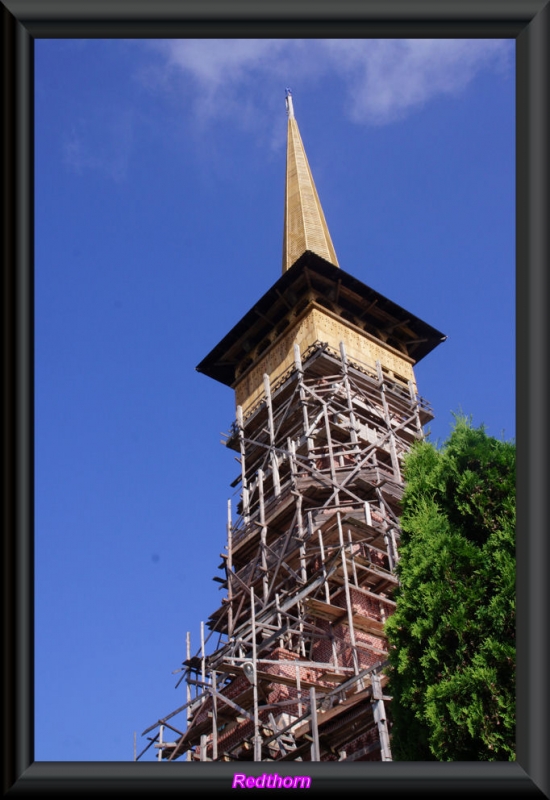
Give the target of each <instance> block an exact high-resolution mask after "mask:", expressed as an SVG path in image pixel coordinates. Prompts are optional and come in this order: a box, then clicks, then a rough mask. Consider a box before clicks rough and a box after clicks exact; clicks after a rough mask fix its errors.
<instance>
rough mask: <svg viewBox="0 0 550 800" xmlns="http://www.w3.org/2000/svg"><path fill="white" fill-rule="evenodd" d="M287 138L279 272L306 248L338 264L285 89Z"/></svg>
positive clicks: (288, 266) (289, 98) (290, 99)
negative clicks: (281, 266) (281, 252)
mask: <svg viewBox="0 0 550 800" xmlns="http://www.w3.org/2000/svg"><path fill="white" fill-rule="evenodd" d="M286 108H287V114H288V141H287V155H286V189H285V219H284V234H283V272H286V271H287V269H290V267H291V266H292V265H293V264H294V263H295V261H297V259H298V258H299V257H300V256H301V255H302V254H303V253H304V252H305V251H306V250H310V251H311V252H313V253H316V254H317V255H319V256H321V258H324V259H325V260H326V261H329V262H330V263H331V264H334V265H335V266H337V267H338V266H339V264H338V259H337V258H336V253H335V251H334V246H333V244H332V239H331V238H330V233H329V231H328V227H327V223H326V220H325V215H324V214H323V209H322V207H321V203H320V201H319V195H318V194H317V190H316V188H315V183H314V182H313V176H312V174H311V170H310V168H309V164H308V160H307V156H306V153H305V150H304V145H303V143H302V139H301V136H300V131H299V129H298V123H297V122H296V119H295V118H294V109H293V105H292V94H291V92H290V89H287V90H286Z"/></svg>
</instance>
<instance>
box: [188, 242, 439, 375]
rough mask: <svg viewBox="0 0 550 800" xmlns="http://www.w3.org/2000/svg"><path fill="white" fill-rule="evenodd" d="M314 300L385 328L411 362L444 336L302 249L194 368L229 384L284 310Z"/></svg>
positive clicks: (298, 309) (362, 323)
mask: <svg viewBox="0 0 550 800" xmlns="http://www.w3.org/2000/svg"><path fill="white" fill-rule="evenodd" d="M315 301H318V302H320V303H321V304H322V305H325V306H326V305H327V304H332V306H333V308H334V311H335V313H337V314H339V315H340V316H341V317H342V318H343V319H344V320H347V321H348V322H353V320H356V322H357V324H358V326H359V327H362V328H363V329H364V330H365V331H369V330H378V331H386V332H389V334H388V335H390V336H391V337H394V340H395V341H396V342H399V344H400V345H401V346H403V345H405V346H406V348H407V352H408V354H409V356H410V357H411V359H412V360H413V362H414V363H418V362H419V361H420V360H421V359H422V358H424V357H425V356H426V355H428V353H430V352H431V351H432V350H433V349H434V348H435V347H437V345H438V344H440V343H441V342H442V341H444V340H445V338H446V337H445V336H444V334H442V333H441V332H440V331H438V330H437V329H436V328H434V327H432V326H431V325H429V324H428V323H427V322H424V321H423V320H421V319H420V318H419V317H417V316H416V315H414V314H411V313H410V312H408V311H406V310H405V309H404V308H402V307H401V306H399V305H397V304H396V303H394V302H392V301H391V300H388V298H386V297H384V295H382V294H380V293H379V292H377V291H376V290H375V289H372V288H370V287H369V286H367V285H366V284H364V283H362V282H361V281H359V280H358V279H357V278H354V277H353V276H352V275H350V274H349V273H347V272H344V270H342V269H341V268H340V267H336V266H335V265H334V264H331V263H330V262H329V261H327V260H325V259H323V258H321V257H320V256H319V255H318V254H317V253H313V252H311V251H306V252H305V253H303V254H302V256H300V258H299V259H298V260H297V261H296V262H295V263H294V264H293V265H292V266H291V267H290V268H289V269H288V270H286V272H283V274H282V275H281V277H280V278H279V279H278V280H277V281H276V283H274V284H273V285H272V286H271V288H270V289H268V291H267V292H266V293H265V294H264V295H263V296H262V297H261V298H260V299H259V300H258V301H257V302H256V303H255V304H254V306H253V307H252V308H251V309H250V310H249V311H248V312H247V313H246V314H245V315H244V316H243V317H242V319H241V320H240V321H239V322H237V324H236V325H235V326H234V327H233V328H232V329H231V330H230V331H229V333H228V334H226V336H224V338H223V339H222V340H221V341H220V342H219V343H218V344H217V345H216V346H215V347H214V348H213V349H212V350H211V351H210V352H209V353H208V355H207V356H206V357H205V358H203V360H202V361H201V362H200V363H199V364H198V365H197V367H196V369H197V371H198V372H201V373H202V374H204V375H208V376H209V377H211V378H214V380H217V381H219V382H220V383H223V384H225V385H226V386H233V385H234V383H235V380H236V373H235V370H236V368H237V367H238V366H239V365H240V364H241V363H242V362H243V360H244V359H246V358H247V356H248V354H249V353H250V352H251V351H252V350H254V348H255V347H257V346H258V344H260V342H262V340H264V339H266V337H269V338H270V339H271V341H273V337H274V332H275V336H276V331H277V326H278V325H279V324H280V323H282V321H283V320H284V319H285V318H287V317H288V315H289V313H293V314H297V313H301V312H302V311H303V310H304V309H305V308H306V307H307V305H308V304H309V303H312V302H315ZM389 343H390V344H391V339H390V342H389Z"/></svg>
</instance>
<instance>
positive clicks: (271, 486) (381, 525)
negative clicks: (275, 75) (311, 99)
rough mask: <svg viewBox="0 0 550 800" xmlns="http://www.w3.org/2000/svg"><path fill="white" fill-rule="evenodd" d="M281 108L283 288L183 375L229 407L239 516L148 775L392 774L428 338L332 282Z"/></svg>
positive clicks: (372, 295)
mask: <svg viewBox="0 0 550 800" xmlns="http://www.w3.org/2000/svg"><path fill="white" fill-rule="evenodd" d="M286 104H287V114H288V144H287V162H286V190H285V209H284V234H283V268H282V275H281V276H280V277H279V278H278V280H276V282H275V283H274V284H273V286H272V287H271V288H270V289H269V290H268V291H267V292H266V293H265V294H264V296H263V297H261V298H259V300H258V301H257V302H256V303H255V305H254V306H253V308H251V309H250V311H248V313H246V314H245V315H244V317H243V318H242V319H241V320H240V322H238V323H237V324H236V325H235V326H234V328H233V329H232V330H231V331H229V333H228V334H227V335H226V336H225V337H224V338H223V339H222V341H221V342H220V343H219V344H218V345H217V346H216V347H214V349H213V350H212V351H211V352H210V353H209V354H208V355H207V356H206V357H205V358H204V359H203V360H202V361H201V363H200V364H199V365H198V367H197V370H198V371H199V372H201V373H203V374H205V375H208V376H210V377H211V378H213V379H215V380H217V381H220V382H221V383H223V384H226V385H227V386H228V387H230V388H231V389H233V390H234V392H235V400H236V419H235V422H234V423H233V425H232V427H231V430H230V431H229V433H228V434H227V438H226V441H225V445H226V446H227V447H229V448H230V449H232V450H234V451H235V452H236V453H237V454H238V458H239V460H240V466H241V474H240V478H239V481H238V482H240V489H241V493H240V498H241V499H240V502H239V505H238V507H237V508H236V509H231V508H230V509H229V511H228V523H227V545H226V547H225V552H224V553H223V554H222V556H221V558H222V562H221V564H220V566H219V569H220V570H221V573H222V574H221V576H218V577H216V578H215V579H214V580H217V581H219V582H221V583H222V584H223V587H224V589H225V590H226V596H225V597H224V598H223V600H222V602H221V605H220V607H219V608H218V609H217V610H216V611H214V612H213V613H212V614H211V616H210V617H209V619H208V621H207V623H206V624H207V627H208V628H209V629H210V631H211V632H213V633H215V638H216V640H218V641H219V644H218V646H217V648H216V649H215V650H214V652H209V653H208V654H207V653H206V648H205V645H204V626H203V627H202V628H201V630H202V636H201V638H202V643H201V648H200V650H199V651H198V652H197V653H196V654H195V655H192V654H191V651H190V648H189V646H188V653H187V659H186V660H185V661H184V664H183V666H184V670H185V671H184V678H185V679H186V680H187V686H188V688H187V703H186V704H185V706H184V707H183V709H180V710H179V711H180V712H181V713H184V714H185V715H186V717H187V729H186V731H185V733H184V734H183V735H181V736H179V738H177V740H176V741H173V742H165V741H164V731H165V727H164V722H165V721H164V720H161V721H159V723H157V725H156V726H152V727H153V728H154V727H158V729H159V730H158V734H157V736H156V739H155V740H154V741H155V743H156V747H157V749H158V753H159V758H166V759H170V760H171V759H176V758H179V757H182V756H183V757H185V758H187V759H188V760H201V761H209V760H214V761H222V760H225V761H247V760H248V761H299V760H301V761H344V760H347V761H365V760H368V761H380V760H381V761H389V760H391V757H392V756H391V703H390V702H389V701H390V698H388V697H387V696H386V694H385V691H384V687H385V684H386V681H387V678H386V675H385V673H384V667H385V666H386V663H387V662H386V659H387V641H386V638H385V636H384V622H385V620H386V619H387V618H388V617H389V616H390V615H391V614H392V612H393V609H394V607H395V602H394V600H393V599H392V595H393V593H394V590H395V587H396V586H397V578H396V576H395V566H396V564H397V562H398V559H399V539H400V529H399V515H400V500H401V497H402V493H403V476H402V460H403V456H404V454H405V453H406V452H407V451H408V449H409V448H410V446H411V444H412V443H413V442H414V441H415V440H416V439H419V438H422V436H423V426H424V425H425V424H426V423H427V422H429V421H430V420H431V419H432V418H433V415H432V413H431V409H430V407H429V405H428V404H427V403H426V401H425V400H423V399H422V398H421V397H420V396H419V395H418V392H417V387H416V382H415V377H414V372H413V367H414V365H415V364H416V363H418V361H420V359H422V358H424V356H426V355H427V354H428V353H429V352H430V351H431V350H432V349H433V348H435V347H436V346H437V345H438V344H439V343H440V342H441V341H442V340H443V339H444V338H445V337H444V336H443V335H442V334H441V333H440V332H439V331H437V330H435V329H434V328H432V327H431V326H430V325H428V324H427V323H425V322H423V321H422V320H420V319H418V317H416V316H414V314H411V313H410V312H408V311H405V310H404V309H403V308H401V307H400V306H398V305H396V304H395V303H393V302H392V301H391V300H388V299H387V298H386V297H383V296H382V295H381V294H379V293H378V292H376V291H375V290H374V289H371V288H369V287H368V286H366V285H365V284H363V283H361V282H360V281H358V280H357V279H356V278H354V277H353V276H352V275H351V274H350V273H348V272H345V271H344V270H343V269H342V268H341V267H340V266H339V264H338V260H337V258H336V252H335V249H334V246H333V243H332V240H331V237H330V233H329V230H328V226H327V223H326V220H325V216H324V213H323V210H322V207H321V203H320V200H319V196H318V194H317V190H316V188H315V184H314V181H313V177H312V174H311V170H310V168H309V164H308V161H307V157H306V153H305V150H304V146H303V144H302V140H301V137H300V132H299V129H298V124H297V122H296V119H295V117H294V110H293V104H292V96H291V94H290V91H289V90H287V99H286ZM236 484H237V482H236ZM236 484H235V485H236ZM169 727H170V726H169ZM150 730H152V728H151V729H149V731H150Z"/></svg>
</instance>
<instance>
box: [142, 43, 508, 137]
mask: <svg viewBox="0 0 550 800" xmlns="http://www.w3.org/2000/svg"><path fill="white" fill-rule="evenodd" d="M155 47H156V48H157V49H158V50H159V51H160V53H161V54H162V56H163V58H164V62H165V65H166V66H168V68H169V70H170V72H171V74H172V75H173V76H174V75H179V76H180V77H185V79H186V81H189V79H191V82H192V87H193V90H194V91H193V98H194V99H193V102H194V108H195V111H196V112H198V114H199V116H200V117H201V118H202V119H203V120H204V119H208V118H212V117H216V116H225V115H226V114H227V113H235V111H236V110H238V109H239V108H240V110H241V112H242V113H243V116H244V117H246V115H247V113H249V109H250V106H251V104H252V105H253V104H254V100H255V99H257V93H258V87H259V86H261V87H265V84H266V81H269V80H271V79H274V78H279V79H282V80H285V79H286V80H288V76H289V75H296V76H299V79H300V83H301V85H302V86H303V85H305V84H306V83H307V82H308V81H317V80H319V79H320V78H322V77H323V76H325V75H327V74H330V73H332V75H334V76H336V77H337V78H339V79H340V80H341V82H342V84H343V87H344V92H343V96H345V97H346V102H345V109H344V110H346V109H347V112H348V114H349V116H350V118H351V119H352V120H354V121H355V122H357V123H362V124H375V125H380V124H387V123H391V122H393V121H395V120H396V119H401V118H402V117H404V116H406V115H407V114H409V113H411V112H413V111H414V110H415V109H418V108H420V107H422V106H423V105H425V104H426V103H428V102H429V101H430V100H432V99H433V98H435V97H437V96H439V95H442V94H449V93H454V92H458V91H461V90H463V89H465V88H466V87H467V85H468V84H469V83H470V82H471V81H472V80H473V79H474V78H475V76H476V75H477V74H478V73H479V72H480V71H482V70H485V69H493V70H494V69H501V70H502V69H510V68H511V64H512V53H513V44H512V42H510V41H508V40H494V39H491V40H484V39H449V40H444V39H433V40H426V39H382V40H374V39H373V40H368V39H364V40H360V39H352V40H350V39H326V40H325V39H317V40H299V39H296V40H295V39H223V40H186V39H179V40H168V41H163V42H156V43H155Z"/></svg>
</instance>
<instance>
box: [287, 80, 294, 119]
mask: <svg viewBox="0 0 550 800" xmlns="http://www.w3.org/2000/svg"><path fill="white" fill-rule="evenodd" d="M285 99H286V113H287V114H288V117H289V119H294V106H293V105H292V92H291V90H290V89H289V88H288V87H287V88H286V89H285Z"/></svg>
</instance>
